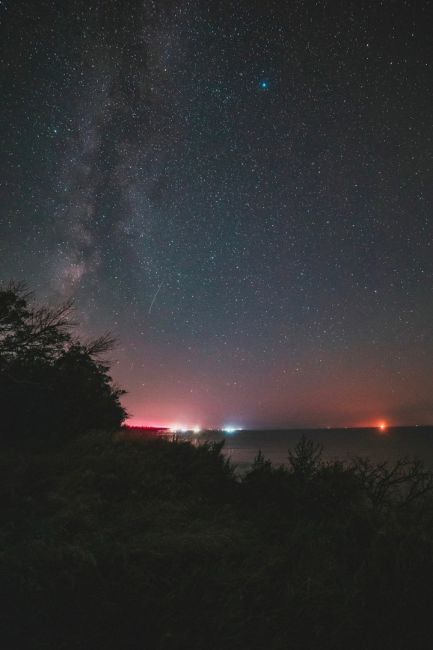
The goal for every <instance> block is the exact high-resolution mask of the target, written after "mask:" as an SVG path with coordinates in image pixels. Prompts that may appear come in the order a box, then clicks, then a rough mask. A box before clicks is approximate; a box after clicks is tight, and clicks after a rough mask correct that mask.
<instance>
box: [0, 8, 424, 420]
mask: <svg viewBox="0 0 433 650" xmlns="http://www.w3.org/2000/svg"><path fill="white" fill-rule="evenodd" d="M0 17H1V30H2V33H1V41H0V42H1V72H2V74H1V77H2V88H1V106H2V111H1V166H2V169H1V213H0V277H1V279H3V280H9V279H11V278H13V279H15V280H25V281H27V283H28V284H29V285H30V286H31V287H32V288H33V290H34V291H35V294H36V296H37V297H38V298H39V299H40V300H41V301H44V300H49V301H52V302H53V303H55V302H56V301H59V300H63V299H66V298H69V297H73V298H74V300H75V304H76V308H77V319H78V320H80V321H81V329H80V333H81V335H83V336H90V335H94V334H96V333H100V332H102V331H105V330H111V331H112V332H113V333H114V334H115V335H116V336H117V337H118V340H119V346H118V348H117V349H116V350H115V352H113V353H112V359H113V376H114V378H115V379H116V381H118V382H119V383H120V384H121V385H122V386H123V387H125V388H126V389H127V390H128V395H127V396H126V398H125V400H124V403H125V405H126V407H127V408H128V410H129V412H130V413H131V422H132V423H134V424H149V425H155V424H156V425H158V424H161V425H163V424H167V425H170V424H173V423H175V422H177V423H179V422H182V423H185V424H186V425H188V426H192V425H195V424H197V425H200V426H202V427H205V426H209V427H223V426H227V425H228V424H230V425H233V426H239V427H246V428H247V427H266V426H269V427H275V426H336V425H343V426H354V425H365V424H375V423H377V422H378V421H379V420H381V419H384V420H386V421H387V422H389V423H395V424H415V423H419V424H428V423H432V422H433V391H432V385H433V294H432V280H433V245H432V241H433V214H432V205H433V39H432V28H433V7H432V3H431V2H428V1H424V2H415V1H413V0H411V1H407V2H405V1H393V0H386V1H383V2H382V1H380V0H373V1H371V2H367V1H362V0H341V1H338V2H324V1H319V0H318V1H317V2H312V1H311V2H308V1H306V0H305V1H300V0H291V1H290V2H289V1H283V0H279V1H273V0H266V2H265V1H264V0H262V1H261V2H253V1H252V0H249V1H246V0H236V1H233V2H231V1H226V0H219V1H211V2H208V1H205V0H200V1H198V0H197V1H196V2H194V1H193V0H185V1H181V0H178V1H177V2H168V1H167V0H160V1H157V2H151V1H147V0H142V1H141V2H135V1H130V2H128V1H127V0H118V1H115V0H111V1H110V0H104V1H102V0H95V1H94V2H88V1H83V2H80V1H78V0H70V1H68V2H62V1H60V0H58V1H53V0H51V1H49V0H37V1H35V0H34V1H32V2H30V1H28V0H27V1H26V0H21V1H20V2H17V1H16V0H14V1H12V0H11V1H8V0H6V1H5V0H3V1H2V2H0Z"/></svg>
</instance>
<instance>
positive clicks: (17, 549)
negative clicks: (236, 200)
mask: <svg viewBox="0 0 433 650" xmlns="http://www.w3.org/2000/svg"><path fill="white" fill-rule="evenodd" d="M319 451H320V450H319V449H317V448H316V447H314V445H312V444H311V443H308V442H306V441H301V443H300V445H299V446H298V448H297V449H296V450H294V452H292V454H291V455H290V458H289V465H288V467H287V468H285V469H284V468H276V467H273V466H272V465H271V464H270V463H268V462H267V461H266V460H265V459H264V458H263V456H261V455H260V456H259V457H258V458H257V459H256V462H255V464H254V466H253V467H252V469H251V471H250V472H248V473H247V474H246V475H245V477H244V478H243V479H242V480H240V479H236V477H235V475H234V473H233V469H232V468H231V467H230V465H229V464H228V463H227V462H226V460H225V459H224V457H223V456H222V455H221V453H220V452H221V449H220V446H214V445H208V446H202V447H194V446H192V445H190V444H188V443H183V442H179V441H178V442H175V443H173V442H169V441H167V440H161V439H155V440H147V441H145V442H144V441H143V442H140V441H130V440H125V439H123V440H122V439H110V438H109V437H108V436H104V435H102V434H99V435H96V434H95V435H88V436H85V437H82V438H81V439H77V440H76V441H73V442H71V443H68V444H67V445H65V446H64V447H63V448H60V447H57V448H56V449H54V448H51V449H50V450H49V451H47V450H44V449H43V448H40V449H39V450H33V451H32V452H26V450H25V448H22V449H21V450H20V451H19V452H18V450H17V448H14V449H9V450H6V449H4V451H3V454H2V456H1V459H0V461H1V467H0V470H1V472H2V475H3V477H4V481H3V483H2V493H1V497H2V504H1V505H2V514H3V525H2V527H1V531H0V549H1V551H0V552H1V558H0V560H1V562H0V566H1V567H2V568H1V579H0V591H1V593H0V595H1V599H2V609H1V610H0V616H1V618H2V621H1V625H0V628H1V630H2V634H3V637H4V647H7V648H8V649H11V650H13V649H15V648H20V647H31V648H33V649H35V650H39V649H42V648H62V649H64V650H78V649H79V648H80V649H83V648H85V649H87V648H89V649H90V648H92V649H93V648H99V647H104V648H107V649H108V650H109V649H111V648H113V649H114V648H119V647H122V648H125V649H135V648H143V647H145V648H146V647H152V648H156V649H164V650H165V649H183V648H185V649H187V648H188V649H192V650H195V649H196V650H198V649H200V650H201V649H202V648H210V649H211V650H212V649H214V650H217V649H218V650H219V649H223V648H224V649H226V648H233V649H243V648H245V649H247V648H248V649H250V648H257V649H259V648H260V650H261V649H262V648H264V647H267V648H272V649H278V650H280V649H282V648H293V649H295V648H296V649H297V650H298V649H305V650H306V649H308V650H311V649H315V648H318V649H319V648H320V650H323V649H325V650H326V649H331V648H332V649H335V648H347V647H350V648H355V649H357V650H369V649H373V648H374V649H376V648H377V649H379V648H381V649H382V648H392V649H393V650H396V649H397V650H398V649H403V648H404V649H406V648H409V647H410V648H417V649H419V650H422V649H424V648H425V649H426V650H427V648H430V647H431V638H432V634H433V623H432V619H431V602H433V517H432V514H433V509H432V506H433V502H432V495H431V476H430V474H429V473H428V472H425V470H424V469H423V468H422V467H421V466H420V465H419V464H413V463H410V462H409V461H404V462H401V463H399V464H397V465H396V466H395V467H388V466H385V465H380V466H374V465H373V464H369V463H365V462H364V461H355V462H353V463H352V464H351V465H349V466H346V465H342V464H340V463H331V464H325V463H322V462H321V460H320V455H319Z"/></svg>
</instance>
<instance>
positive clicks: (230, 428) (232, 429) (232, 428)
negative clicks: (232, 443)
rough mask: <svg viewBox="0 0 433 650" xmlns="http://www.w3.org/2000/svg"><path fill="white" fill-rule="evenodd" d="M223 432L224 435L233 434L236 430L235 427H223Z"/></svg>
mask: <svg viewBox="0 0 433 650" xmlns="http://www.w3.org/2000/svg"><path fill="white" fill-rule="evenodd" d="M223 431H224V433H234V432H235V431H237V429H236V427H225V428H224V429H223Z"/></svg>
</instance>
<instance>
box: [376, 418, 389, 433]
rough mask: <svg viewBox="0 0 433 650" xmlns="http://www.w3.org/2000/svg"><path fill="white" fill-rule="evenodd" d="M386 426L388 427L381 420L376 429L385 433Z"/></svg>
mask: <svg viewBox="0 0 433 650" xmlns="http://www.w3.org/2000/svg"><path fill="white" fill-rule="evenodd" d="M387 426H388V425H387V424H386V422H384V421H383V420H382V421H381V422H379V427H378V428H379V429H380V431H386V429H387Z"/></svg>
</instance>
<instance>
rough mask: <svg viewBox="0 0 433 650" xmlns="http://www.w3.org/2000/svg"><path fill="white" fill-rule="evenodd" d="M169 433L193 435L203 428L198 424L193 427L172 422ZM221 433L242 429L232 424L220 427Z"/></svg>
mask: <svg viewBox="0 0 433 650" xmlns="http://www.w3.org/2000/svg"><path fill="white" fill-rule="evenodd" d="M170 431H171V433H194V434H195V435H198V434H199V433H202V431H203V429H202V428H201V427H199V426H195V427H186V426H184V425H181V424H173V425H172V426H171V427H170ZM220 431H222V432H223V433H236V431H242V429H240V428H239V427H233V426H227V427H224V428H223V429H220Z"/></svg>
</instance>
